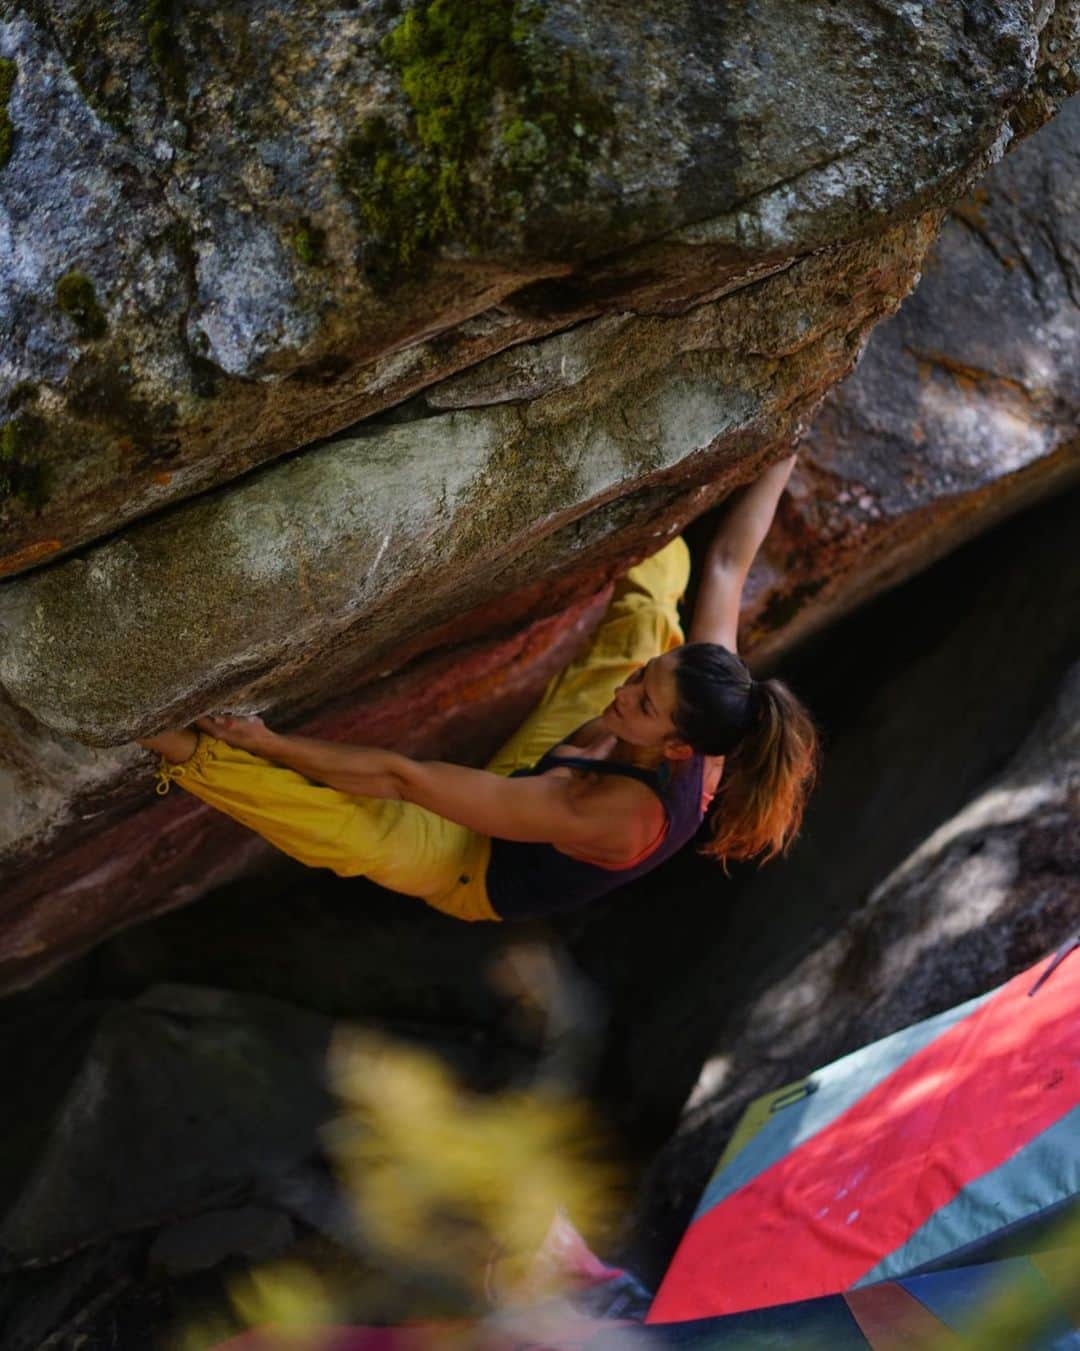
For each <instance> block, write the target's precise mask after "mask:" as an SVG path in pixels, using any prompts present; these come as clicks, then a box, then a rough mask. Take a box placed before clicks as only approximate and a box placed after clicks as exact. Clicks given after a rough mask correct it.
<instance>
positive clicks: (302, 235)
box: [292, 220, 326, 267]
mask: <svg viewBox="0 0 1080 1351" xmlns="http://www.w3.org/2000/svg"><path fill="white" fill-rule="evenodd" d="M292 242H293V249H294V251H295V253H296V256H297V258H299V259H300V261H301V262H302V263H306V264H307V265H308V267H321V266H322V264H323V263H324V262H325V251H326V231H325V230H320V229H319V227H318V226H317V225H312V224H311V222H310V221H308V220H302V221H301V222H300V224H299V225H298V226H297V227H296V230H295V231H294V232H293V240H292Z"/></svg>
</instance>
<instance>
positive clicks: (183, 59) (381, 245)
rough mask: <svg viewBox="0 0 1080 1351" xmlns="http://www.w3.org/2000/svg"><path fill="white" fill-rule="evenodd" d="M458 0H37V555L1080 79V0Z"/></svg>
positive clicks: (12, 208)
mask: <svg viewBox="0 0 1080 1351" xmlns="http://www.w3.org/2000/svg"><path fill="white" fill-rule="evenodd" d="M433 8H434V7H432V6H429V5H428V4H427V3H426V0H422V2H421V3H419V4H418V5H417V6H416V7H415V12H414V13H413V15H412V20H411V22H412V25H413V29H412V32H414V33H417V32H418V33H419V34H420V36H419V37H418V39H417V40H416V41H413V40H412V39H411V38H410V30H409V29H408V27H407V26H406V24H405V23H404V22H403V21H402V19H401V18H400V15H399V12H398V10H397V7H396V6H391V5H390V4H389V3H387V4H382V3H379V4H375V5H372V6H364V7H362V8H360V9H356V8H352V9H348V8H347V9H341V10H337V11H334V14H333V22H331V23H328V22H326V19H325V16H324V15H322V14H315V13H314V12H312V11H310V10H309V9H308V8H307V7H305V6H303V5H299V4H293V3H290V0H278V2H277V3H275V4H274V5H272V6H269V7H267V6H263V7H260V9H259V10H258V12H257V13H251V14H247V13H245V14H240V13H231V12H230V13H223V12H220V11H219V10H218V9H217V8H216V7H214V6H211V5H209V4H200V5H195V6H187V7H185V9H184V11H183V13H182V14H180V13H178V12H174V11H172V10H170V11H169V13H168V15H165V14H164V13H163V14H161V15H155V14H151V12H150V11H147V10H145V7H144V6H142V5H141V4H139V3H136V0H113V3H111V4H109V5H107V6H101V5H92V4H90V3H89V2H88V0H80V3H77V4H74V5H72V6H70V7H68V8H66V9H65V10H63V12H57V11H55V10H53V9H51V8H50V7H48V6H46V5H44V4H40V3H38V2H37V0H21V3H18V4H13V5H9V6H8V7H7V9H6V10H5V15H4V20H3V25H2V27H0V55H2V56H3V57H4V58H5V59H8V60H11V61H13V62H14V63H15V67H16V78H15V80H14V84H13V88H12V91H11V95H10V98H9V100H8V107H7V116H8V117H9V119H10V124H11V127H12V138H11V146H10V154H9V156H8V158H7V160H6V163H5V164H4V166H3V168H2V169H0V174H2V176H3V187H4V192H3V199H2V200H3V204H4V216H5V219H4V225H5V230H4V232H3V236H2V237H3V238H4V240H5V252H4V254H3V255H2V258H0V263H2V265H3V268H4V277H5V285H4V287H3V290H2V294H3V296H4V302H3V303H4V306H5V309H4V311H3V316H4V321H5V327H7V328H8V329H9V331H10V334H11V337H10V340H9V341H8V342H7V343H5V347H4V366H3V370H2V373H0V378H2V380H3V393H4V396H5V398H6V400H7V403H8V414H9V420H8V423H7V425H8V426H14V427H16V431H15V432H13V433H11V435H12V436H15V437H16V438H17V440H18V445H17V447H15V448H14V449H15V451H16V452H17V453H16V454H15V455H14V457H13V458H12V460H11V464H10V466H9V474H8V493H7V496H6V499H5V501H4V503H3V512H4V523H5V529H4V536H5V566H6V568H7V569H8V570H13V569H19V568H21V567H25V566H31V565H33V564H34V563H36V562H39V561H40V560H41V559H42V558H45V557H50V556H54V555H55V554H56V553H58V552H60V551H63V550H66V549H70V548H72V547H75V546H77V545H78V544H79V543H82V542H85V541H86V540H87V539H89V538H93V537H94V536H96V535H98V534H100V533H102V532H103V531H108V530H113V529H115V528H116V527H117V526H118V525H120V524H122V523H123V522H125V521H128V520H131V519H133V518H135V517H137V516H139V515H142V514H144V513H146V512H148V511H153V510H156V509H158V508H160V507H161V506H162V505H164V504H165V503H166V502H169V501H175V500H177V498H178V497H183V496H186V495H189V494H191V493H193V492H197V491H200V490H203V489H205V488H207V487H210V486H213V485H214V484H216V483H220V482H222V481H223V480H224V479H225V478H228V477H231V476H233V475H235V474H237V473H240V472H243V471H244V470H245V469H247V468H248V467H250V466H251V465H253V464H256V463H259V462H260V461H263V460H265V459H266V458H269V457H273V456H274V455H278V454H281V453H282V452H283V451H288V450H291V449H294V448H296V447H298V446H301V445H305V444H308V443H310V441H311V440H312V439H313V438H317V437H320V436H325V435H327V434H330V433H332V432H334V431H337V430H340V429H341V428H344V427H346V426H348V425H349V424H350V423H352V422H355V421H356V420H357V419H358V418H360V417H364V416H367V415H369V414H370V413H372V412H374V411H377V409H378V408H379V407H385V406H387V404H390V403H395V402H398V401H400V399H401V398H403V397H406V396H407V395H408V394H410V393H412V392H413V391H414V390H415V389H417V388H419V387H422V386H423V385H425V384H427V383H431V382H432V381H433V380H435V379H437V378H439V377H441V376H443V375H446V374H449V373H452V372H453V371H454V370H455V369H457V368H459V366H460V365H461V364H463V363H465V362H468V361H469V360H470V359H472V360H475V359H476V358H477V356H478V355H484V354H486V352H489V351H491V350H495V349H497V348H498V347H500V346H503V345H506V344H508V343H512V342H515V341H520V340H522V339H523V338H530V337H534V336H536V335H537V333H542V332H544V331H550V327H551V325H552V323H555V324H556V325H558V324H560V323H562V324H566V323H569V322H573V321H574V320H576V319H581V318H584V317H588V316H590V315H595V314H596V313H598V312H600V311H603V310H605V309H628V308H629V309H634V308H635V301H636V297H638V296H640V298H641V303H642V305H643V306H645V307H650V306H657V305H660V306H676V307H677V306H679V305H681V304H686V303H690V302H692V301H694V300H701V299H703V298H705V297H707V296H708V295H710V294H713V295H715V294H718V293H719V290H720V289H722V288H723V287H724V286H725V285H730V284H739V283H741V282H745V281H746V280H747V279H750V278H752V277H754V276H755V275H760V272H761V271H762V270H763V269H767V268H768V267H770V266H777V265H781V264H782V263H783V262H784V261H785V260H789V259H791V258H793V257H795V256H798V255H799V254H801V253H805V252H806V251H807V250H809V249H814V248H818V247H822V246H827V245H832V244H835V243H837V242H838V241H841V240H849V239H852V238H855V237H858V236H862V235H865V234H866V233H867V231H868V230H874V229H877V228H880V227H882V226H884V225H886V224H889V223H892V222H895V221H896V220H897V219H900V218H902V217H904V216H908V215H911V214H913V213H915V212H918V211H922V210H925V209H927V208H928V207H931V206H934V205H943V204H945V203H946V202H947V201H948V200H950V199H951V198H952V197H954V196H956V194H957V192H958V191H960V190H961V189H962V186H963V184H964V182H965V181H967V180H969V179H970V178H971V176H972V175H973V174H974V173H977V172H978V170H979V169H980V168H981V167H983V166H984V165H985V163H986V162H987V160H988V159H989V158H990V157H992V156H993V155H994V154H996V153H998V151H999V150H1000V147H1001V146H1002V145H1003V144H1004V142H1005V141H1006V140H1007V139H1008V137H1009V135H1011V127H1010V125H1009V118H1010V115H1011V114H1012V113H1014V112H1015V114H1016V117H1017V125H1018V126H1020V127H1021V129H1024V130H1026V129H1029V128H1030V127H1031V126H1033V125H1036V124H1037V122H1038V121H1039V120H1040V119H1042V118H1044V117H1045V116H1046V115H1047V114H1048V113H1049V112H1050V111H1051V110H1052V108H1053V107H1054V106H1055V104H1056V102H1057V101H1058V100H1059V99H1060V98H1061V97H1062V96H1063V95H1064V93H1066V92H1067V91H1068V89H1069V87H1070V85H1072V86H1073V87H1075V81H1076V72H1075V70H1074V69H1073V68H1072V66H1071V65H1070V60H1071V59H1072V57H1073V56H1075V50H1074V43H1075V39H1076V34H1075V33H1074V32H1073V31H1072V30H1073V28H1074V26H1075V25H1074V23H1073V21H1072V20H1071V19H1070V17H1069V16H1070V14H1071V13H1072V9H1071V7H1070V6H1068V5H1065V4H1064V3H1063V4H1060V5H1057V6H1055V5H1053V4H1043V5H1039V6H1033V5H1031V4H1030V3H1022V2H1021V0H1003V2H1002V3H1000V4H996V5H993V6H989V5H986V6H978V7H976V8H975V9H972V8H971V7H970V6H967V5H964V4H961V3H959V0H954V2H953V3H949V4H943V5H937V6H932V7H931V6H923V5H917V6H912V5H907V4H903V5H902V4H899V3H898V4H895V5H893V4H886V5H880V4H869V3H861V0H853V2H852V3H848V4H845V5H843V6H839V7H837V6H830V7H822V6H815V7H810V6H805V7H800V8H798V9H796V10H792V8H791V7H790V6H789V5H786V4H783V3H781V2H780V0H769V3H766V4H762V5H759V6H757V8H756V9H755V11H754V18H753V41H752V42H751V41H748V32H747V29H746V19H745V16H744V15H743V14H742V13H741V12H740V11H731V12H730V13H729V12H728V11H727V10H710V9H708V8H705V9H703V8H702V7H700V6H695V5H689V4H687V5H682V6H679V7H677V9H676V10H675V11H672V10H671V8H670V6H668V5H660V4H653V5H650V6H648V7H646V9H645V10H641V9H640V7H639V9H637V10H635V11H634V13H633V15H632V16H631V15H629V14H624V13H623V12H622V11H621V10H620V9H619V8H618V7H613V6H607V7H605V9H604V10H603V13H602V17H601V15H600V14H599V13H597V12H595V11H594V10H593V9H592V8H590V7H582V6H580V5H579V4H575V3H569V2H562V0H560V3H553V4H549V5H546V6H544V7H543V8H542V9H540V8H537V9H534V10H532V9H528V8H525V9H522V11H521V13H520V14H518V15H517V19H516V21H514V20H513V19H512V15H513V13H514V11H513V9H512V7H511V6H510V5H506V6H504V7H500V6H491V7H487V8H485V9H484V11H483V12H482V13H480V12H477V11H475V10H474V9H471V8H470V7H469V6H467V5H462V6H460V13H459V12H458V10H457V9H454V10H453V11H452V15H451V18H450V21H449V22H448V23H445V25H443V26H440V24H439V22H438V19H437V17H436V16H434V15H432V14H431V13H430V11H431V10H432V9H433ZM147 16H149V17H147ZM1044 30H1048V35H1047V40H1046V42H1045V43H1044V44H1040V37H1041V35H1042V33H1043V31H1044ZM394 32H396V37H394V36H390V35H391V34H392V33H394ZM1051 33H1052V38H1051V36H1050V34H1051ZM425 62H428V63H430V68H428V67H426V66H425ZM447 68H449V70H450V71H452V72H453V74H452V75H451V76H450V77H449V78H450V79H451V80H453V81H456V83H452V84H451V85H450V86H449V88H448V89H447V90H446V91H445V93H444V94H443V104H442V108H441V110H440V112H439V114H437V115H436V120H434V122H433V113H432V109H431V108H429V107H428V105H427V104H425V102H424V100H425V90H426V89H429V88H431V86H432V83H433V81H438V80H440V79H443V78H447V77H446V76H445V71H446V70H447ZM643 69H647V70H648V71H649V78H648V79H645V80H643V79H641V76H640V72H641V71H642V70H643ZM838 89H839V90H844V91H846V93H847V97H843V98H838V97H837V90H838ZM779 91H783V97H782V98H781V97H778V92H779ZM440 92H441V90H440V88H439V87H438V86H437V85H436V87H435V93H434V97H435V99H436V100H438V98H439V96H440ZM447 107H449V108H450V109H451V110H452V111H451V112H450V113H449V114H447V113H446V108H447ZM407 165H408V166H410V172H409V175H407V174H406V166H407ZM410 175H411V176H410ZM42 222H48V228H42ZM663 237H666V240H665V242H664V243H663V244H662V245H658V244H656V243H653V242H652V241H657V240H659V239H661V238H663ZM635 247H638V248H639V250H640V252H639V254H638V255H637V256H634V255H630V254H628V253H627V251H628V250H631V249H633V248H635ZM620 254H622V255H626V256H623V257H619V256H618V255H620ZM594 259H602V260H604V261H602V262H601V264H600V267H599V268H594V267H593V265H592V264H593V260H594ZM65 288H66V289H65ZM508 318H509V322H507V319H508ZM470 325H473V327H472V329H471V331H469V326H470ZM436 333H438V334H440V335H447V336H446V338H445V339H443V338H440V341H439V343H438V344H432V343H431V338H432V335H433V334H436ZM417 343H427V344H428V346H427V347H426V350H424V351H422V352H417V353H415V354H414V355H413V356H409V357H406V358H405V359H404V362H402V361H401V360H399V358H400V354H401V353H402V351H403V350H404V349H407V348H409V347H411V346H413V345H415V344H417ZM380 362H381V363H382V364H381V365H380V364H378V363H380ZM72 445H75V446H78V447H79V451H80V453H79V454H78V456H76V457H73V456H72V455H71V453H70V447H71V446H72Z"/></svg>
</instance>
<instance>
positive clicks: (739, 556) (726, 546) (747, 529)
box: [707, 455, 795, 577]
mask: <svg viewBox="0 0 1080 1351" xmlns="http://www.w3.org/2000/svg"><path fill="white" fill-rule="evenodd" d="M794 465H795V456H794V455H789V456H788V458H787V459H785V460H781V461H780V462H779V463H778V464H774V465H770V466H769V468H768V469H766V470H765V472H764V473H763V474H761V475H760V476H759V477H758V478H756V479H755V480H754V481H753V483H748V484H747V485H746V487H745V488H739V489H738V490H737V491H736V492H734V493H732V495H731V497H730V498H729V499H728V506H727V510H726V511H725V512H724V515H723V516H722V518H721V520H720V524H719V525H718V526H717V529H716V534H715V535H714V536H713V539H712V543H711V544H710V546H709V552H708V556H707V562H708V565H709V566H717V565H718V566H722V567H726V568H728V569H729V570H731V571H733V572H736V573H741V574H742V575H743V576H744V577H745V575H746V574H747V573H748V572H749V571H750V564H751V563H752V562H753V561H754V557H755V555H756V554H757V551H758V549H760V548H761V544H762V541H763V540H764V538H765V536H766V535H767V534H768V533H769V526H770V525H771V524H772V520H773V517H774V516H775V515H776V505H777V503H778V502H779V501H780V494H781V493H782V492H783V491H784V488H785V486H786V485H787V481H788V479H789V478H790V477H791V471H792V469H793V468H794Z"/></svg>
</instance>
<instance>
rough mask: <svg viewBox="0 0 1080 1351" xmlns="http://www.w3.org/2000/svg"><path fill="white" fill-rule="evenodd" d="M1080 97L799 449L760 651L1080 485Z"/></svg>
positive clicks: (1005, 180)
mask: <svg viewBox="0 0 1080 1351" xmlns="http://www.w3.org/2000/svg"><path fill="white" fill-rule="evenodd" d="M1078 240H1080V98H1074V99H1070V100H1069V101H1068V102H1067V103H1066V104H1065V105H1064V107H1063V108H1062V110H1061V113H1060V115H1059V116H1058V117H1057V118H1056V119H1055V120H1054V121H1053V122H1051V123H1050V124H1049V125H1048V126H1045V127H1043V128H1042V130H1041V131H1039V132H1037V133H1036V134H1035V135H1034V136H1032V137H1031V139H1030V140H1028V141H1025V142H1024V143H1023V144H1022V145H1021V146H1020V147H1019V148H1018V149H1017V150H1015V151H1014V152H1013V153H1012V154H1010V155H1009V156H1007V157H1006V159H1004V160H1003V161H1002V162H1001V163H1000V164H998V165H996V166H995V167H994V168H993V169H991V171H990V172H989V173H988V174H987V175H986V177H985V178H984V179H983V180H982V181H981V182H980V184H979V185H978V187H977V188H976V190H975V192H974V193H973V194H972V195H971V196H970V197H968V198H966V199H965V200H963V201H961V202H959V203H957V204H955V205H954V206H953V208H952V211H951V213H950V216H949V218H948V220H947V222H946V224H945V227H944V229H943V230H942V232H941V235H940V236H939V238H938V239H937V241H936V242H935V244H934V246H933V248H932V249H931V250H930V252H929V254H928V255H927V258H926V261H925V262H924V264H923V268H922V280H921V281H920V283H919V285H918V287H917V288H916V289H915V291H914V293H913V294H912V296H911V297H910V298H909V299H908V300H907V301H906V302H905V303H904V305H903V307H902V309H901V310H900V312H899V313H898V314H897V315H895V316H894V317H893V318H891V319H889V320H887V321H886V322H885V323H883V324H881V325H880V326H879V327H878V328H877V329H876V330H875V331H874V333H873V335H872V337H871V338H870V341H869V343H868V345H867V349H866V352H865V353H864V355H863V357H862V360H861V361H860V363H859V366H858V369H857V370H856V372H855V373H854V375H852V376H851V377H850V378H849V379H847V380H846V381H844V383H843V384H841V385H839V386H837V387H836V388H834V389H832V390H830V391H829V393H828V394H827V395H826V396H825V399H824V402H823V403H822V406H821V408H820V409H819V410H818V412H817V414H816V416H815V418H814V420H813V423H812V424H811V426H810V427H809V428H808V430H807V431H806V432H805V434H804V435H803V437H802V438H801V440H800V443H799V451H800V462H799V465H798V468H797V470H796V472H795V475H794V476H793V478H792V482H791V487H790V491H789V493H788V496H787V498H786V499H785V502H784V505H783V508H782V510H781V512H780V516H779V519H778V521H777V524H776V526H775V527H774V529H773V531H772V533H771V535H770V537H769V539H768V542H767V543H766V546H765V549H764V550H763V552H762V554H761V556H760V558H759V561H758V563H757V564H755V567H754V569H753V572H752V573H751V576H750V579H749V582H748V585H747V589H746V604H745V606H744V611H743V627H742V639H743V642H744V645H745V646H747V647H748V648H749V649H750V650H752V651H753V652H754V653H755V655H756V657H757V658H758V660H759V661H775V660H776V659H777V658H778V657H779V656H780V655H781V654H782V653H783V652H785V651H787V650H789V649H790V648H791V646H792V645H793V644H794V643H796V642H798V641H799V640H800V639H801V638H805V637H806V636H808V635H809V634H811V633H813V632H815V631H817V630H819V629H821V628H822V627H823V626H825V625H827V624H829V623H830V622H832V621H833V620H834V619H835V618H836V617H837V616H839V615H840V614H843V613H844V612H846V611H847V610H850V609H852V608H853V607H854V606H856V605H858V604H860V603H861V602H862V601H864V600H866V599H867V598H868V597H869V596H872V595H874V594H875V593H876V592H878V591H880V590H881V589H882V588H884V587H886V586H890V585H893V584H895V583H896V582H898V581H900V580H902V579H903V578H904V577H906V576H909V575H911V574H912V573H914V572H916V571H918V570H919V569H920V568H924V567H926V566H927V565H928V564H929V563H931V562H933V561H934V559H936V558H940V557H941V556H942V555H943V554H945V553H947V552H949V551H950V550H951V549H954V548H956V547H957V545H958V544H960V543H962V542H963V541H964V540H965V539H967V538H969V537H970V536H971V535H973V534H975V533H977V532H978V531H981V530H985V529H987V528H988V527H989V526H991V525H993V524H994V522H995V521H997V520H1000V519H1001V518H1002V516H1004V515H1006V514H1008V513H1010V512H1013V511H1017V510H1019V509H1020V508H1022V507H1024V506H1026V505H1027V504H1029V503H1030V502H1032V501H1034V500H1036V499H1037V498H1039V497H1041V496H1045V495H1048V494H1050V493H1053V492H1055V491H1059V490H1060V489H1061V488H1062V487H1064V486H1066V485H1067V484H1068V483H1069V482H1070V481H1074V480H1075V479H1076V478H1077V476H1078V475H1080V363H1078V362H1077V360H1076V353H1077V350H1078V349H1080V248H1078V244H1077V241H1078Z"/></svg>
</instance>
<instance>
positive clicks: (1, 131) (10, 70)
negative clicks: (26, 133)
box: [0, 56, 19, 169]
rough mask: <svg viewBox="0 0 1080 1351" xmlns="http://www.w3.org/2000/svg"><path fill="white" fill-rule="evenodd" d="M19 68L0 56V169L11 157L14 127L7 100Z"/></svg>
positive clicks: (13, 86)
mask: <svg viewBox="0 0 1080 1351" xmlns="http://www.w3.org/2000/svg"><path fill="white" fill-rule="evenodd" d="M18 73H19V68H18V66H17V65H16V64H15V62H14V61H9V60H8V58H7V57H6V56H4V57H0V169H2V168H3V167H4V165H5V164H6V163H7V162H8V160H9V159H10V158H11V147H12V145H13V144H14V141H15V128H14V127H13V126H12V124H11V118H10V116H9V115H8V100H9V99H10V98H11V91H12V90H13V89H14V88H15V77H16V75H18Z"/></svg>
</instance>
